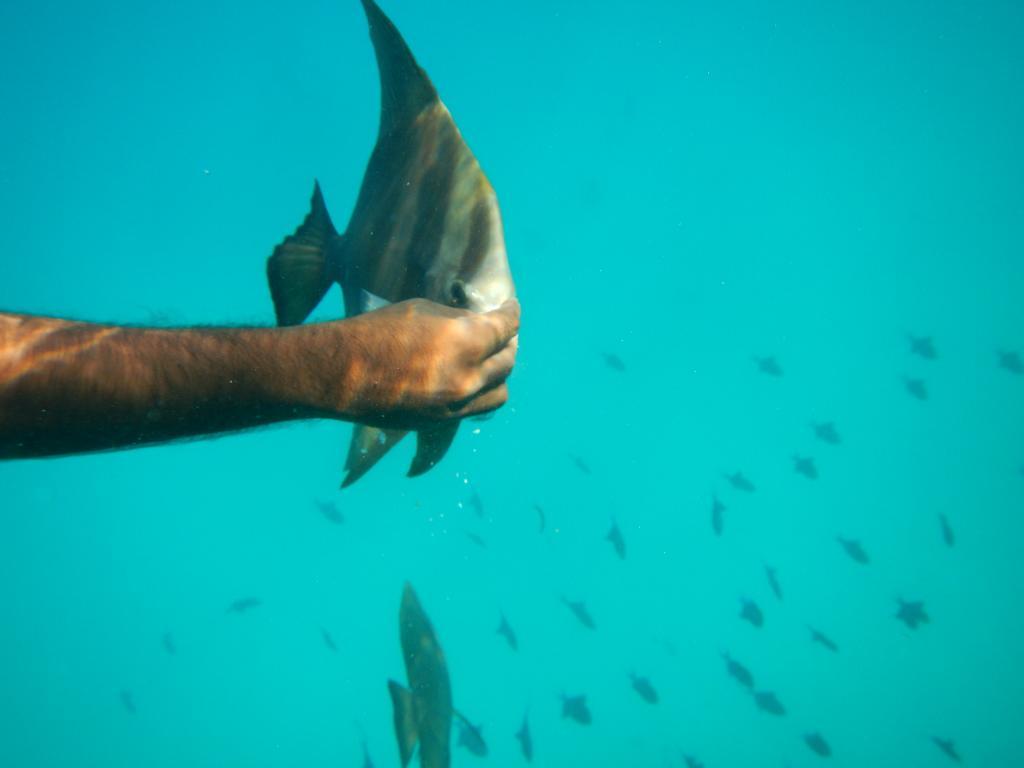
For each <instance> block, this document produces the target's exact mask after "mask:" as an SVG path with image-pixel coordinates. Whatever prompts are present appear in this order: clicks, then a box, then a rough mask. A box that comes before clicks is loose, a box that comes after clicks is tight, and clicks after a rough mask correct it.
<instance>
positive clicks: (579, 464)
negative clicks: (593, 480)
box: [569, 453, 593, 475]
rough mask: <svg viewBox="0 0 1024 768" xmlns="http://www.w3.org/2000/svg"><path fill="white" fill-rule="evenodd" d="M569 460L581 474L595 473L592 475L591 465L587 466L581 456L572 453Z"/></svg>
mask: <svg viewBox="0 0 1024 768" xmlns="http://www.w3.org/2000/svg"><path fill="white" fill-rule="evenodd" d="M569 458H570V459H572V463H573V464H575V465H576V469H578V470H579V471H580V472H582V473H583V474H584V475H590V474H593V473H592V472H591V471H590V465H589V464H587V462H585V461H584V460H583V458H582V457H580V456H577V455H576V454H574V453H570V454H569Z"/></svg>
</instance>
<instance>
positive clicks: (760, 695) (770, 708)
mask: <svg viewBox="0 0 1024 768" xmlns="http://www.w3.org/2000/svg"><path fill="white" fill-rule="evenodd" d="M754 704H755V705H756V706H757V708H758V709H760V710H761V711H762V712H767V713H768V714H769V715H776V716H778V717H781V716H782V715H785V714H786V708H785V707H784V706H782V702H781V701H779V697H778V696H776V695H775V694H774V693H772V692H771V691H758V692H756V693H755V694H754Z"/></svg>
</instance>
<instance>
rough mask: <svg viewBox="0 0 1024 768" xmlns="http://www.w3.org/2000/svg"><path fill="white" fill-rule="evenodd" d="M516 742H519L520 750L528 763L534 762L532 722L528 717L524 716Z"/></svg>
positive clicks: (517, 732)
mask: <svg viewBox="0 0 1024 768" xmlns="http://www.w3.org/2000/svg"><path fill="white" fill-rule="evenodd" d="M516 740H517V741H518V742H519V749H520V750H521V751H522V753H523V758H524V759H525V760H526V762H528V763H532V762H533V738H532V737H531V736H530V722H529V720H528V719H527V715H526V714H524V715H523V724H522V725H520V726H519V730H518V731H516Z"/></svg>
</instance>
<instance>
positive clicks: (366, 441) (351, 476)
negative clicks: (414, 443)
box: [341, 424, 407, 488]
mask: <svg viewBox="0 0 1024 768" xmlns="http://www.w3.org/2000/svg"><path fill="white" fill-rule="evenodd" d="M406 434H407V433H406V432H404V431H402V430H400V429H378V428H377V427H368V426H366V425H365V424H357V425H356V426H355V427H354V428H353V430H352V441H351V442H350V443H349V447H348V458H347V459H346V460H345V479H344V480H342V481H341V487H342V488H347V487H348V486H350V485H352V483H354V482H355V481H356V480H358V479H359V478H360V477H362V476H363V475H365V474H366V473H367V472H369V471H370V469H371V467H373V465H374V464H376V463H377V462H378V461H380V460H381V459H382V458H383V457H384V454H386V453H387V452H388V451H390V450H391V449H392V448H393V447H394V446H395V445H397V444H398V441H399V440H401V439H402V438H403V437H405V435H406Z"/></svg>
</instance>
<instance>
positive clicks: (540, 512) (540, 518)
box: [533, 504, 547, 533]
mask: <svg viewBox="0 0 1024 768" xmlns="http://www.w3.org/2000/svg"><path fill="white" fill-rule="evenodd" d="M533 510H534V512H536V513H537V533H544V529H545V528H546V527H547V516H546V515H545V514H544V507H542V506H541V505H540V504H534V505H533Z"/></svg>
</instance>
